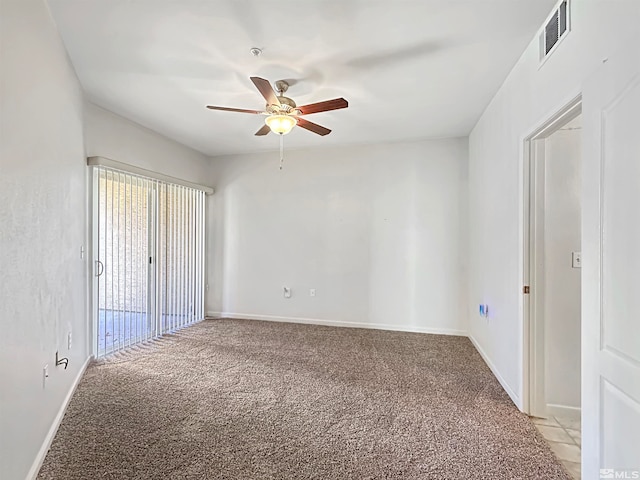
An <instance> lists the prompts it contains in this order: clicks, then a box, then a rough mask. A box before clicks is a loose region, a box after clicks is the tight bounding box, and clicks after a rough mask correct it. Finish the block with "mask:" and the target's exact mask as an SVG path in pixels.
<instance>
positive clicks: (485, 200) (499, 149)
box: [469, 0, 640, 407]
mask: <svg viewBox="0 0 640 480" xmlns="http://www.w3.org/2000/svg"><path fill="white" fill-rule="evenodd" d="M572 6H573V8H572V13H573V19H572V32H571V33H570V34H569V36H568V37H567V38H566V39H565V40H564V42H563V43H562V44H560V45H559V48H558V50H557V51H556V52H555V53H554V54H553V56H551V57H550V58H549V59H548V61H547V62H546V63H545V64H544V65H543V66H542V67H541V68H539V64H538V41H537V38H536V39H533V40H532V42H531V44H530V45H529V47H528V48H527V50H526V51H525V52H524V54H523V56H522V57H521V59H520V60H519V62H518V63H517V64H516V66H515V67H514V69H513V70H512V71H511V73H510V74H509V77H508V78H507V80H506V81H505V83H504V84H503V86H502V87H501V88H500V90H499V92H498V93H497V94H496V96H495V97H494V99H493V100H492V102H491V104H490V105H489V106H488V107H487V109H486V111H485V112H484V113H483V115H482V117H481V118H480V120H479V121H478V124H477V125H476V126H475V128H474V129H473V131H472V133H471V135H470V138H469V207H470V212H469V213H470V215H469V218H470V236H469V238H470V245H469V255H470V259H469V281H470V285H469V318H470V321H469V331H470V334H471V336H472V338H473V340H474V341H475V342H476V344H477V345H478V347H479V349H480V350H481V351H482V352H483V353H484V355H485V358H487V360H488V362H489V363H490V365H491V366H492V368H493V369H494V372H495V373H496V375H497V376H498V377H499V379H500V380H501V382H502V383H503V385H504V386H505V389H506V390H507V391H508V392H509V394H510V395H511V397H512V398H513V400H514V401H515V402H516V404H518V405H519V406H520V407H522V405H523V403H522V391H523V383H522V378H523V362H522V351H523V350H522V345H523V331H522V294H521V288H522V278H523V277H522V263H523V262H522V248H521V245H522V218H523V216H522V211H523V208H522V156H523V139H524V138H525V137H526V136H527V135H528V134H530V133H532V132H533V130H535V129H536V128H537V127H538V126H539V125H541V124H542V123H543V122H544V121H545V120H546V119H548V118H549V117H551V116H552V115H553V114H554V113H555V112H556V111H557V110H559V109H560V108H561V107H562V106H563V105H565V104H567V103H568V102H569V101H570V99H572V98H574V97H575V96H577V95H578V94H579V93H580V90H581V84H582V82H583V80H584V79H586V78H587V77H588V76H589V74H590V73H591V72H592V71H594V70H595V69H597V68H598V65H600V64H601V63H602V61H603V60H604V59H605V58H606V57H607V56H608V55H610V54H612V53H613V52H615V51H616V50H618V49H619V48H621V46H622V45H624V44H625V42H627V41H629V39H631V38H633V35H634V34H635V32H637V30H638V25H639V24H640V2H638V1H637V0H618V1H615V2H613V1H608V0H574V1H573V2H572ZM483 300H484V301H486V303H488V304H489V307H490V311H491V314H490V318H489V319H488V320H485V319H481V318H480V317H479V316H478V315H477V304H478V303H480V302H481V301H483Z"/></svg>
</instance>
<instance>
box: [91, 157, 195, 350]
mask: <svg viewBox="0 0 640 480" xmlns="http://www.w3.org/2000/svg"><path fill="white" fill-rule="evenodd" d="M94 202H95V204H94V208H93V211H94V225H95V226H94V236H95V240H94V251H95V252H96V265H95V277H94V278H95V282H94V305H95V307H96V308H95V310H96V311H95V335H94V337H95V342H96V344H95V345H96V348H95V353H96V355H97V356H98V357H103V356H105V355H109V354H111V353H113V352H117V351H120V350H122V349H125V348H128V347H130V346H133V345H137V344H140V343H143V342H145V341H148V340H151V339H154V338H157V337H159V336H160V335H162V334H164V333H168V332H172V331H174V330H176V329H178V328H181V327H183V326H186V325H189V324H192V323H194V322H196V321H199V320H202V319H203V318H204V192H202V191H200V190H197V189H194V188H189V187H184V186H181V185H174V184H169V183H165V182H161V181H158V180H155V179H150V178H146V177H141V176H137V175H132V174H129V173H125V172H121V171H117V170H112V169H109V168H104V167H94Z"/></svg>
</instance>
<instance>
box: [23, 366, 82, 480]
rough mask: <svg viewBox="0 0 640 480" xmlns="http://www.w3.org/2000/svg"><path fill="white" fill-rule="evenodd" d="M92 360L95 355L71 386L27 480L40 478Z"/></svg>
mask: <svg viewBox="0 0 640 480" xmlns="http://www.w3.org/2000/svg"><path fill="white" fill-rule="evenodd" d="M92 359H93V355H90V356H89V357H88V358H87V360H86V361H85V362H84V365H82V367H81V368H80V371H79V372H78V375H76V378H75V379H74V381H73V384H72V385H71V388H70V389H69V392H68V393H67V396H66V397H65V398H64V401H63V402H62V405H61V406H60V410H59V411H58V414H57V415H56V417H55V418H54V419H53V423H52V424H51V428H50V429H49V432H48V433H47V436H46V437H45V438H44V442H42V446H41V447H40V450H39V451H38V455H37V456H36V458H35V460H34V461H33V464H32V465H31V468H30V469H29V473H28V474H27V480H35V478H36V477H37V476H38V472H39V471H40V467H42V463H43V462H44V459H45V457H46V456H47V452H48V451H49V448H50V447H51V442H53V439H54V437H55V436H56V433H57V432H58V427H60V423H62V418H63V417H64V413H65V412H66V411H67V406H69V402H70V401H71V397H73V394H74V393H75V391H76V388H77V387H78V384H79V383H80V380H81V379H82V376H83V375H84V372H85V370H86V369H87V367H88V366H89V362H90V361H91V360H92Z"/></svg>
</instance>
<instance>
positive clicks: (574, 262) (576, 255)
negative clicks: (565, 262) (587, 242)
mask: <svg viewBox="0 0 640 480" xmlns="http://www.w3.org/2000/svg"><path fill="white" fill-rule="evenodd" d="M571 266H572V267H573V268H582V253H581V252H571Z"/></svg>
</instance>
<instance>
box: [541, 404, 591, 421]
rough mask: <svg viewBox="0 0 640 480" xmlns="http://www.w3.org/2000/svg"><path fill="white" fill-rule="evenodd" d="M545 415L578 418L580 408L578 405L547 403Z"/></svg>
mask: <svg viewBox="0 0 640 480" xmlns="http://www.w3.org/2000/svg"><path fill="white" fill-rule="evenodd" d="M547 415H550V416H552V417H560V418H567V419H569V420H580V417H581V416H582V410H581V409H580V408H578V407H568V406H567V405H555V404H553V403H549V404H547Z"/></svg>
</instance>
